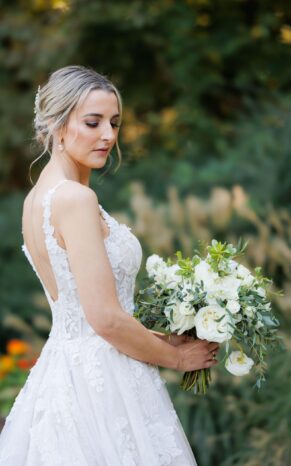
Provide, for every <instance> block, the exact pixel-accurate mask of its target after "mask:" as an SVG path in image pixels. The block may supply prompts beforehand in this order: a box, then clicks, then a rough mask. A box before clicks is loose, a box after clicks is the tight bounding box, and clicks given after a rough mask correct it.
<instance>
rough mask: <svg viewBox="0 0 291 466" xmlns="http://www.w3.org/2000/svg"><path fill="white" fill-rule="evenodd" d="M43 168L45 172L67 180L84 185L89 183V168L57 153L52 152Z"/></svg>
mask: <svg viewBox="0 0 291 466" xmlns="http://www.w3.org/2000/svg"><path fill="white" fill-rule="evenodd" d="M64 155H65V154H64ZM44 170H46V172H47V173H48V172H51V173H54V175H56V174H58V175H59V176H60V177H63V178H66V179H68V180H73V181H77V182H78V183H81V184H83V185H85V186H89V185H90V175H91V168H88V167H84V166H83V165H80V164H78V163H77V162H76V161H74V160H72V159H71V158H67V157H65V156H62V157H59V156H57V154H54V153H52V155H51V159H50V161H49V162H48V163H47V165H46V167H45V169H44Z"/></svg>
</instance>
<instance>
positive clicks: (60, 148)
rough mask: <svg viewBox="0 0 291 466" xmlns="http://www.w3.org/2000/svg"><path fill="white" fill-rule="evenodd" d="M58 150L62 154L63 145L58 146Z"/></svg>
mask: <svg viewBox="0 0 291 466" xmlns="http://www.w3.org/2000/svg"><path fill="white" fill-rule="evenodd" d="M58 149H59V150H60V151H61V152H62V151H63V150H64V144H58Z"/></svg>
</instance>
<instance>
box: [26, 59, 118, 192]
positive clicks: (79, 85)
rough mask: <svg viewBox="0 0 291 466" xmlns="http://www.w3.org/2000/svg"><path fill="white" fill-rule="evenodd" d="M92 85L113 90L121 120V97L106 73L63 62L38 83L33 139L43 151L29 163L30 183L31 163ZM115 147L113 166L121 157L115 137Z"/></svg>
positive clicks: (48, 145) (45, 149)
mask: <svg viewBox="0 0 291 466" xmlns="http://www.w3.org/2000/svg"><path fill="white" fill-rule="evenodd" d="M95 89H100V90H103V91H107V92H113V93H114V94H115V95H116V98H117V102H118V110H119V113H120V120H121V116H122V100H121V96H120V93H119V91H118V90H117V88H116V87H115V86H114V84H113V83H112V82H111V81H110V80H109V79H108V78H107V77H106V76H104V75H101V74H99V73H97V72H96V71H95V70H93V69H91V68H85V67H84V66H77V65H70V66H65V67H64V68H60V69H59V70H57V71H55V72H53V73H52V74H51V75H50V77H49V79H48V81H47V83H46V84H44V85H43V86H42V87H41V86H39V88H38V92H37V94H36V97H35V107H34V113H35V118H34V129H35V138H34V139H35V140H36V141H37V142H38V143H40V144H41V145H42V146H43V151H42V153H41V154H40V155H39V156H38V157H37V158H36V159H35V160H33V161H32V162H31V164H30V166H29V177H30V181H31V183H32V184H33V181H32V179H31V167H32V165H33V164H34V163H35V162H37V160H39V159H40V158H41V157H42V156H43V155H44V154H45V153H46V152H48V153H49V154H51V150H52V144H53V133H54V131H55V130H59V129H61V128H63V127H64V126H65V125H66V123H67V121H68V118H69V116H70V113H71V112H72V110H74V109H75V108H76V107H77V105H79V104H81V103H82V102H84V100H85V99H86V97H87V96H88V94H89V92H91V91H92V90H95ZM116 150H117V155H118V166H117V167H116V170H117V169H118V168H119V166H120V164H121V158H122V157H121V151H120V148H119V145H118V140H116ZM116 170H115V171H116Z"/></svg>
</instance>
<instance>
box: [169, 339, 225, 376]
mask: <svg viewBox="0 0 291 466" xmlns="http://www.w3.org/2000/svg"><path fill="white" fill-rule="evenodd" d="M218 350H219V344H218V343H215V342H209V341H207V340H200V339H199V338H197V339H192V341H189V337H188V341H187V342H186V343H182V344H179V346H178V347H177V353H178V364H177V370H178V371H183V372H186V371H187V372H188V371H193V370H196V369H204V368H208V367H212V366H215V365H216V364H217V363H218V361H217V359H215V356H216V354H217V352H218Z"/></svg>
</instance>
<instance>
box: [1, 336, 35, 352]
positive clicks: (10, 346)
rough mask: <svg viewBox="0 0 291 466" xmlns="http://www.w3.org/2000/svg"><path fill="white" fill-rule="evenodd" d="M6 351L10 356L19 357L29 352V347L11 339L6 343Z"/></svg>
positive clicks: (21, 341)
mask: <svg viewBox="0 0 291 466" xmlns="http://www.w3.org/2000/svg"><path fill="white" fill-rule="evenodd" d="M6 350H7V353H9V354H11V356H19V355H21V354H25V353H28V352H29V351H31V346H30V345H29V344H28V343H26V342H25V341H23V340H17V339H13V340H10V341H9V342H8V343H7V346H6Z"/></svg>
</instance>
